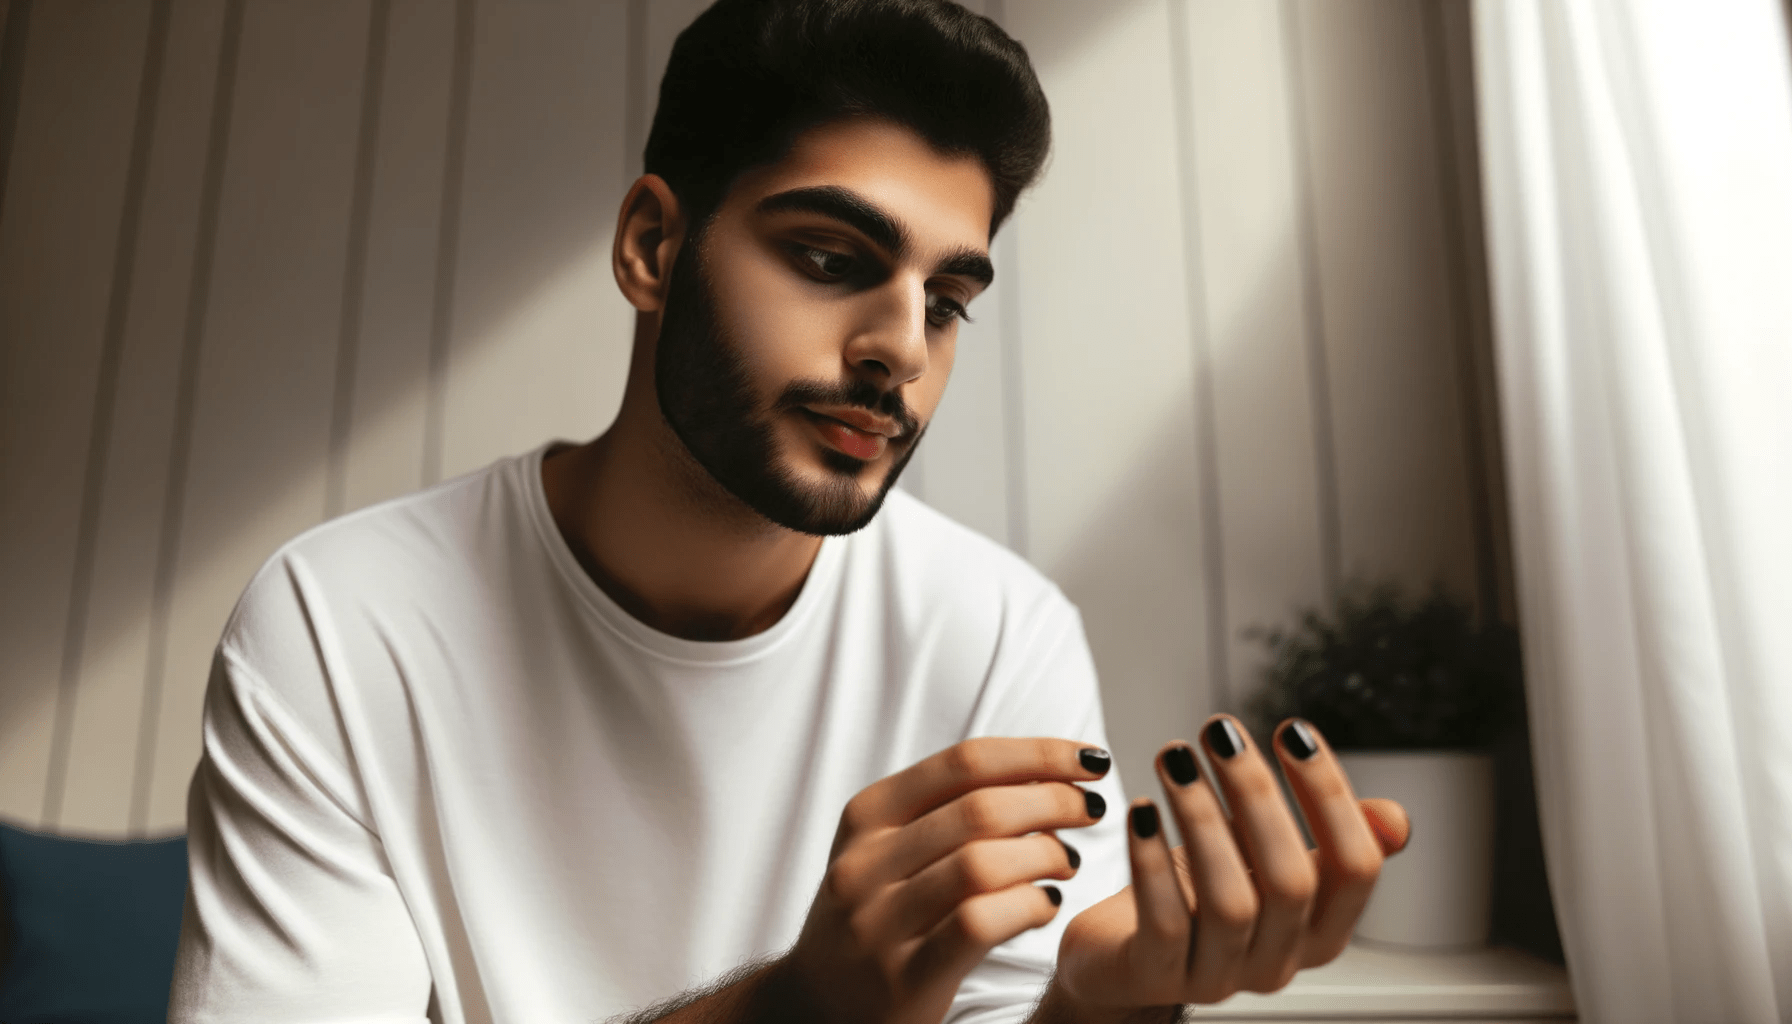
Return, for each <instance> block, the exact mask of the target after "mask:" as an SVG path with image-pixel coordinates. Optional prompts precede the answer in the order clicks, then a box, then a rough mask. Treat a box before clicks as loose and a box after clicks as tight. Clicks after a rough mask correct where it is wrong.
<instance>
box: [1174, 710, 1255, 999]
mask: <svg viewBox="0 0 1792 1024" xmlns="http://www.w3.org/2000/svg"><path fill="white" fill-rule="evenodd" d="M1157 772H1158V779H1159V781H1161V782H1162V783H1163V787H1164V794H1165V796H1166V797H1167V798H1168V800H1169V803H1170V808H1171V813H1172V814H1173V815H1174V816H1175V818H1176V827H1177V830H1178V831H1179V832H1180V833H1181V834H1182V850H1183V853H1184V857H1183V859H1184V860H1185V861H1186V862H1187V866H1188V873H1189V880H1190V882H1191V883H1192V884H1193V887H1194V895H1195V901H1194V907H1195V946H1194V958H1193V960H1191V961H1190V964H1189V971H1188V986H1189V988H1188V992H1187V995H1186V999H1185V1001H1187V1002H1196V1003H1212V1002H1218V1001H1220V1000H1221V999H1224V998H1226V997H1227V996H1229V995H1231V994H1232V993H1233V992H1235V991H1237V989H1238V978H1239V972H1240V970H1241V969H1242V968H1243V966H1244V957H1245V952H1246V950H1248V949H1249V948H1250V944H1251V933H1252V931H1253V930H1254V928H1255V926H1256V923H1257V911H1258V900H1257V889H1256V887H1255V885H1253V884H1252V882H1251V875H1250V871H1249V869H1248V868H1246V866H1245V863H1244V855H1243V854H1242V853H1240V852H1239V849H1238V844H1237V842H1235V841H1234V839H1233V836H1232V828H1231V826H1230V824H1229V823H1228V822H1227V820H1226V812H1225V810H1224V809H1222V808H1221V807H1220V801H1219V797H1218V796H1216V795H1215V794H1214V791H1213V787H1212V786H1211V785H1209V784H1208V782H1207V780H1206V779H1204V778H1202V777H1201V770H1200V766H1199V764H1198V763H1197V762H1196V760H1195V752H1194V750H1193V749H1191V748H1190V747H1189V745H1188V744H1186V743H1182V742H1180V741H1178V742H1176V743H1172V744H1170V745H1169V746H1166V747H1165V748H1164V749H1163V751H1162V752H1161V753H1159V754H1158V758H1157Z"/></svg>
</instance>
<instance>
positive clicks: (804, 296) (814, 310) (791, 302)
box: [711, 258, 842, 390]
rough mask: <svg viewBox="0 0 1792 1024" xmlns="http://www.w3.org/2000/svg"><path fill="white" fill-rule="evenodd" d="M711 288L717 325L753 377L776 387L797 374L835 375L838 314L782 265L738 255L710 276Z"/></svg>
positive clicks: (804, 375) (803, 376) (836, 371)
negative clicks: (818, 299)
mask: <svg viewBox="0 0 1792 1024" xmlns="http://www.w3.org/2000/svg"><path fill="white" fill-rule="evenodd" d="M711 288H712V289H713V291H714V297H715V312H716V319H717V322H718V325H719V326H720V328H721V330H722V333H723V335H724V336H725V337H726V338H727V339H728V340H729V343H730V344H731V345H732V346H733V347H734V348H735V349H736V350H737V351H738V353H739V356H740V358H741V360H742V361H743V363H744V365H745V366H746V368H747V372H748V374H749V375H750V376H752V377H753V379H754V380H756V381H761V382H768V384H769V386H771V387H772V388H773V389H774V390H775V389H776V388H778V387H781V386H782V384H783V383H785V382H788V381H791V380H795V379H798V378H815V377H821V378H823V379H830V380H831V379H833V378H834V377H837V376H838V373H839V370H838V363H839V358H840V356H839V352H840V343H839V337H840V331H841V329H842V325H841V324H839V323H836V322H835V320H836V319H837V316H838V314H837V312H835V311H832V310H830V309H829V307H828V305H827V304H826V303H822V302H819V301H817V299H816V297H815V296H814V295H813V294H812V290H811V289H809V288H807V287H805V282H803V281H801V280H800V279H797V278H795V277H794V275H792V274H791V273H790V271H789V270H788V269H787V268H785V267H782V266H779V265H773V264H770V263H769V262H768V260H766V259H764V258H754V259H743V260H738V261H735V262H734V263H733V265H732V266H730V267H729V268H728V270H727V272H726V273H723V274H717V275H714V276H713V277H712V280H711Z"/></svg>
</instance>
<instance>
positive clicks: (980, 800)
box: [958, 789, 1004, 836]
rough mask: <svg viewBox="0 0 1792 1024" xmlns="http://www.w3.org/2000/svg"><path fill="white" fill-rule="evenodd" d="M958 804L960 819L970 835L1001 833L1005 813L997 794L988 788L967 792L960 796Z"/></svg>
mask: <svg viewBox="0 0 1792 1024" xmlns="http://www.w3.org/2000/svg"><path fill="white" fill-rule="evenodd" d="M958 805H959V807H958V813H959V820H960V821H961V822H962V823H963V825H964V828H965V831H966V832H968V833H969V834H970V835H973V836H993V835H999V834H1001V831H1002V825H1003V819H1004V815H1003V813H1002V806H1001V801H1000V800H999V799H998V798H997V796H996V794H993V793H991V792H990V791H989V790H986V789H980V790H977V791H976V792H974V793H966V794H965V795H964V796H962V797H960V798H959V801H958Z"/></svg>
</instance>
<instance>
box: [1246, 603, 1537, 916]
mask: <svg viewBox="0 0 1792 1024" xmlns="http://www.w3.org/2000/svg"><path fill="white" fill-rule="evenodd" d="M1248 635H1250V636H1253V637H1254V638H1256V639H1258V640H1260V641H1261V642H1262V643H1263V644H1264V646H1265V648H1266V649H1267V651H1268V654H1269V662H1268V665H1267V667H1266V670H1265V678H1264V685H1263V687H1262V689H1261V690H1259V691H1258V693H1257V694H1256V695H1255V697H1254V698H1253V699H1252V701H1251V702H1250V704H1249V705H1248V707H1247V718H1248V719H1249V720H1250V723H1251V725H1252V726H1253V727H1254V728H1256V729H1261V730H1264V731H1265V732H1267V730H1269V729H1273V728H1274V727H1275V725H1276V723H1278V722H1280V721H1281V720H1282V719H1283V718H1286V717H1289V716H1291V715H1292V716H1298V717H1301V718H1304V719H1306V720H1307V721H1309V722H1312V723H1313V724H1314V725H1315V726H1317V727H1318V729H1319V731H1320V732H1321V733H1322V734H1324V736H1325V737H1326V739H1327V741H1329V742H1330V744H1331V746H1332V749H1333V750H1334V751H1337V752H1338V756H1339V761H1340V762H1341V763H1342V764H1343V766H1344V770H1345V771H1346V772H1347V773H1348V774H1349V776H1350V780H1351V784H1352V786H1353V787H1354V788H1355V790H1356V793H1357V795H1358V796H1362V797H1368V796H1377V797H1388V798H1390V799H1393V800H1398V801H1399V802H1400V803H1401V804H1402V805H1404V806H1405V807H1406V809H1407V813H1408V814H1409V815H1410V816H1411V818H1412V822H1413V833H1412V838H1411V840H1409V842H1408V844H1407V848H1406V849H1405V850H1404V851H1403V852H1402V853H1401V855H1400V856H1399V857H1396V858H1393V859H1392V860H1390V861H1388V863H1387V864H1386V865H1385V866H1384V868H1383V870H1382V876H1381V880H1380V881H1379V882H1378V883H1377V885H1376V890H1375V895H1374V897H1373V898H1372V899H1371V901H1370V903H1369V906H1368V907H1367V908H1366V909H1365V910H1364V912H1363V916H1362V918H1361V920H1360V921H1359V922H1358V925H1357V935H1358V937H1360V938H1365V939H1369V940H1371V941H1377V942H1383V943H1388V944H1394V945H1400V946H1406V947H1421V948H1431V949H1442V948H1459V947H1467V946H1477V945H1481V944H1483V943H1484V942H1485V941H1486V940H1487V935H1488V924H1489V911H1490V900H1491V893H1492V860H1493V822H1494V791H1493V790H1494V783H1493V778H1494V776H1493V760H1492V757H1491V756H1490V754H1489V753H1488V751H1487V747H1488V744H1489V743H1490V741H1491V740H1492V739H1493V738H1494V736H1495V735H1496V734H1497V733H1499V732H1500V731H1501V730H1502V729H1504V728H1505V727H1507V726H1508V724H1509V723H1510V722H1511V721H1512V718H1513V716H1514V715H1522V710H1521V708H1522V703H1521V701H1522V677H1521V674H1520V668H1519V665H1520V662H1519V654H1518V644H1517V637H1516V636H1515V634H1514V633H1513V631H1512V630H1510V629H1509V628H1506V627H1504V626H1498V625H1494V626H1484V625H1482V624H1479V623H1478V622H1477V620H1476V617H1475V614H1474V611H1473V609H1471V608H1470V607H1469V605H1468V603H1467V602H1465V601H1462V600H1460V599H1458V598H1456V597H1454V596H1452V595H1451V594H1450V593H1448V592H1447V591H1446V590H1444V589H1443V588H1442V587H1433V588H1432V590H1431V591H1430V592H1429V593H1428V594H1426V595H1425V596H1423V597H1420V598H1418V599H1409V598H1407V597H1406V596H1405V595H1404V594H1403V593H1402V592H1401V591H1400V589H1399V588H1398V587H1397V586H1396V585H1394V584H1391V583H1377V584H1367V583H1361V582H1358V583H1353V584H1350V585H1348V586H1346V587H1344V588H1343V589H1342V590H1341V591H1340V593H1339V594H1338V596H1337V598H1336V600H1334V601H1333V602H1332V605H1331V607H1330V608H1329V609H1325V610H1320V609H1308V610H1306V611H1305V612H1303V613H1302V614H1301V616H1300V618H1299V620H1298V622H1297V624H1296V625H1295V626H1293V627H1291V628H1270V629H1255V630H1252V631H1250V633H1249V634H1248Z"/></svg>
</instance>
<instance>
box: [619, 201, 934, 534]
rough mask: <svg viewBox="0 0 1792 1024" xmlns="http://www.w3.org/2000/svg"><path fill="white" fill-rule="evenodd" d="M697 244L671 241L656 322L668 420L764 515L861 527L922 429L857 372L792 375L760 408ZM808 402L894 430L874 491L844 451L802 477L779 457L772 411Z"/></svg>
mask: <svg viewBox="0 0 1792 1024" xmlns="http://www.w3.org/2000/svg"><path fill="white" fill-rule="evenodd" d="M701 247H702V236H701V234H698V235H696V236H694V237H692V238H690V239H688V240H687V241H686V243H685V244H684V245H682V246H680V247H679V250H678V257H677V259H676V260H674V262H673V264H672V282H671V285H670V287H669V288H668V289H667V292H666V311H665V315H664V316H663V317H662V318H661V321H660V336H659V342H658V344H657V347H656V349H655V355H654V366H653V385H654V392H655V394H656V395H657V396H658V398H659V403H660V412H661V414H662V415H664V416H665V418H666V423H667V424H668V425H669V426H671V428H672V433H673V434H674V435H676V436H677V437H678V439H679V441H680V442H682V443H683V444H684V447H685V449H686V450H687V451H689V452H690V453H691V457H692V458H694V459H695V460H696V461H697V464H698V465H699V466H702V467H703V469H704V470H705V471H706V472H707V473H708V474H709V475H710V477H711V478H713V479H714V480H715V482H716V483H718V484H720V485H721V486H722V488H723V489H724V490H726V491H728V493H730V494H732V495H734V496H735V497H736V498H738V499H740V500H741V501H742V502H743V503H745V504H746V505H747V507H749V508H751V509H752V510H753V511H754V512H757V513H758V514H759V515H761V516H763V517H764V518H766V519H768V520H770V521H771V522H773V523H776V524H777V525H779V526H782V527H784V528H785V529H787V530H795V531H797V532H798V533H807V534H812V535H815V536H824V537H825V536H832V535H838V534H846V533H853V532H855V531H857V530H859V529H861V528H863V527H864V526H865V524H867V523H869V522H871V520H872V518H873V517H875V516H876V515H877V511H878V509H880V508H882V507H883V503H884V496H885V495H887V494H888V493H889V491H890V488H891V487H892V486H894V485H895V483H896V479H897V477H899V476H901V475H902V470H903V468H904V467H905V466H907V465H908V460H909V458H910V457H912V456H913V455H914V454H915V448H916V446H917V445H919V444H920V441H921V435H922V434H924V433H926V431H925V429H924V428H921V427H920V426H919V424H918V422H917V420H916V418H915V415H914V413H912V412H910V411H909V409H908V406H907V405H906V404H905V403H904V402H903V400H902V396H901V395H899V394H897V393H896V392H894V391H883V390H880V389H879V388H878V387H876V386H875V385H873V384H872V383H871V382H870V381H867V380H864V379H862V378H855V379H852V380H847V381H822V380H796V381H792V382H791V383H789V384H787V385H786V386H785V387H784V389H783V391H782V392H780V393H779V395H778V396H777V398H776V400H774V401H773V402H771V403H770V405H769V406H768V407H766V408H764V409H761V408H760V403H759V402H758V401H757V399H756V396H755V394H754V391H753V386H752V382H751V380H750V379H749V376H748V373H747V368H746V361H745V360H744V359H743V358H742V357H741V354H740V351H739V348H738V347H737V346H735V345H734V344H732V343H731V340H730V339H729V338H728V337H727V335H726V332H725V331H724V329H723V327H722V324H721V320H720V318H719V317H718V316H717V315H716V309H715V298H714V294H713V292H712V291H711V289H710V285H709V280H708V278H707V277H706V276H705V274H704V269H703V260H702V257H701V256H700V255H699V254H698V250H699V249H700V248H701ZM807 405H836V406H857V407H859V408H862V409H867V410H870V411H872V412H876V413H881V414H882V415H884V416H888V417H889V418H890V419H892V420H894V421H895V422H896V423H897V425H898V426H899V427H900V428H901V432H900V433H899V434H898V435H897V436H896V437H893V438H890V439H889V441H888V442H887V445H886V450H889V449H891V448H894V449H896V450H898V451H899V452H900V454H899V455H898V457H897V459H896V462H895V464H894V465H892V466H891V467H890V471H889V473H888V474H886V475H885V476H884V479H883V482H882V484H881V485H880V486H879V487H878V489H877V491H876V493H875V494H869V495H868V494H866V493H865V491H864V489H863V488H862V487H860V485H859V476H860V474H861V473H863V472H864V470H865V468H866V467H867V466H868V465H869V463H867V462H865V461H863V460H861V459H856V458H853V457H852V456H850V455H847V454H846V453H844V452H839V451H835V450H834V449H832V448H827V447H822V448H821V460H822V466H823V469H824V470H825V471H826V473H827V478H826V479H824V480H821V481H808V480H804V479H802V478H801V477H799V476H798V475H797V474H796V473H795V472H794V471H793V470H792V469H791V467H790V466H789V465H788V464H787V463H786V462H785V460H784V459H783V458H782V457H780V455H779V452H778V444H777V431H776V420H775V417H777V416H780V415H789V414H792V413H797V414H799V415H802V413H799V412H798V410H800V409H802V407H804V406H807Z"/></svg>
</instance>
